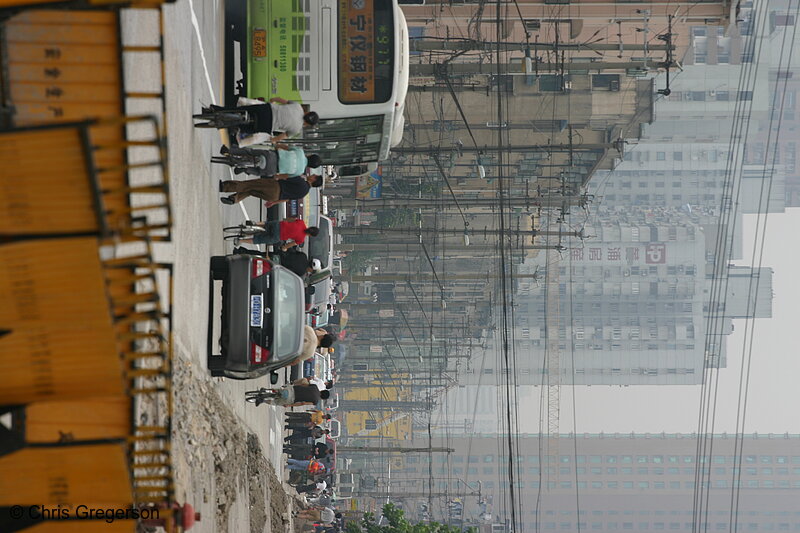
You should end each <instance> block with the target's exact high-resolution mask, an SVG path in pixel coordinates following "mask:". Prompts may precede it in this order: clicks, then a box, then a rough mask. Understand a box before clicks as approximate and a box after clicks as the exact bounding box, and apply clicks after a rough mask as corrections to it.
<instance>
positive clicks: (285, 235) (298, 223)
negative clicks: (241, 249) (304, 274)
mask: <svg viewBox="0 0 800 533" xmlns="http://www.w3.org/2000/svg"><path fill="white" fill-rule="evenodd" d="M255 225H256V226H261V227H263V228H264V232H263V233H259V234H258V235H256V236H255V237H253V238H251V239H236V241H235V244H236V246H238V245H239V244H244V243H251V244H277V243H279V242H281V241H283V246H281V249H282V250H283V251H286V250H288V249H289V248H291V247H292V246H296V245H298V244H303V242H305V240H306V236H311V237H315V236H317V235H319V228H317V227H315V226H311V227H310V228H309V227H307V226H306V223H305V222H303V221H302V220H301V219H299V218H297V217H287V218H286V219H284V220H282V221H280V222H278V221H271V222H256V223H255Z"/></svg>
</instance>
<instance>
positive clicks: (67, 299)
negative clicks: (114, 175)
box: [0, 237, 125, 405]
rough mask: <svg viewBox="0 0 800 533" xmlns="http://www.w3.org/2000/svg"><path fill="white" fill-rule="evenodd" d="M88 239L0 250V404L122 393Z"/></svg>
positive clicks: (106, 302)
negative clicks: (1, 303)
mask: <svg viewBox="0 0 800 533" xmlns="http://www.w3.org/2000/svg"><path fill="white" fill-rule="evenodd" d="M97 246H98V242H97V240H96V239H94V238H91V237H81V238H68V239H42V240H36V241H26V242H19V243H11V244H3V245H0V301H2V302H3V303H4V305H2V306H0V329H3V330H6V331H8V333H6V334H5V335H3V336H0V375H2V376H3V379H2V380H0V405H8V404H17V403H27V402H31V401H35V400H49V399H54V398H80V397H86V396H90V395H91V396H97V395H107V394H109V395H115V394H123V393H124V391H125V387H124V381H123V365H122V362H121V360H120V356H119V353H120V350H119V344H118V342H117V339H116V335H115V330H114V327H113V325H112V317H111V315H110V311H109V309H110V304H109V300H108V297H107V294H106V291H105V283H104V276H103V270H102V268H101V264H100V259H99V257H98V250H97Z"/></svg>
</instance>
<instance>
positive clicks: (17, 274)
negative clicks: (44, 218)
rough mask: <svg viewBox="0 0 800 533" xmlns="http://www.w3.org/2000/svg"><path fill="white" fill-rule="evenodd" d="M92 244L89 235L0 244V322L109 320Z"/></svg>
mask: <svg viewBox="0 0 800 533" xmlns="http://www.w3.org/2000/svg"><path fill="white" fill-rule="evenodd" d="M97 248H98V241H97V239H95V238H92V237H73V238H66V239H42V240H36V241H26V242H18V243H9V244H2V245H0V301H2V302H4V305H2V306H0V325H2V327H3V328H5V329H10V328H12V327H13V326H17V325H24V324H25V323H31V322H36V323H46V322H48V321H49V322H51V323H52V324H64V323H81V322H83V323H93V324H94V323H107V324H109V325H110V324H111V317H110V316H109V311H108V309H109V302H108V298H107V296H106V292H105V283H104V281H103V270H102V268H101V264H100V258H99V256H98V249H97Z"/></svg>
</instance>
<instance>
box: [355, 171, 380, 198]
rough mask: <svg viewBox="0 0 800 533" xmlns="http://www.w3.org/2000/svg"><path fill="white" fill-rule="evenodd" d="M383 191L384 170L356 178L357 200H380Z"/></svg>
mask: <svg viewBox="0 0 800 533" xmlns="http://www.w3.org/2000/svg"><path fill="white" fill-rule="evenodd" d="M382 190H383V169H382V168H381V167H380V166H378V168H377V169H376V170H375V171H373V172H370V173H369V174H364V175H361V176H358V177H356V198H361V199H367V198H380V197H381V192H382Z"/></svg>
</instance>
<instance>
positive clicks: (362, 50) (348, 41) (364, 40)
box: [338, 0, 394, 104]
mask: <svg viewBox="0 0 800 533" xmlns="http://www.w3.org/2000/svg"><path fill="white" fill-rule="evenodd" d="M338 17H339V18H338V23H339V24H338V29H339V100H340V101H341V102H342V103H343V104H365V103H371V102H385V101H387V100H388V99H389V97H390V96H391V94H392V83H393V80H392V71H393V63H394V24H393V6H392V3H391V1H389V0H339V14H338Z"/></svg>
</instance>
